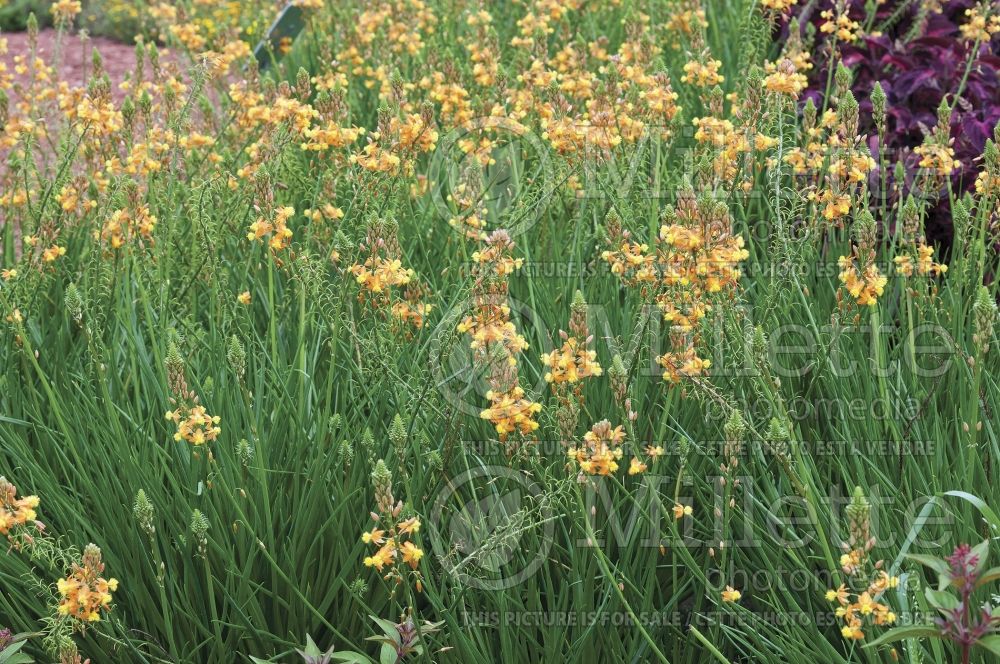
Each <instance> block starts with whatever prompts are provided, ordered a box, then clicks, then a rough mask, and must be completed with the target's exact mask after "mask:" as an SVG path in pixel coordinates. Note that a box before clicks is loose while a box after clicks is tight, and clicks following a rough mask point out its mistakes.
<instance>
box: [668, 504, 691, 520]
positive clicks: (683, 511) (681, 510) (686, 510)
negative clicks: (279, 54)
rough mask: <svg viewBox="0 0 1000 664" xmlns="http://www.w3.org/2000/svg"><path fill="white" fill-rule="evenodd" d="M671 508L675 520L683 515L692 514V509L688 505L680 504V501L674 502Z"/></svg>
mask: <svg viewBox="0 0 1000 664" xmlns="http://www.w3.org/2000/svg"><path fill="white" fill-rule="evenodd" d="M671 510H672V511H673V513H674V519H675V520H680V519H681V518H683V517H686V516H691V515H692V514H694V509H693V508H692V507H691V506H690V505H681V504H680V503H675V504H674V506H673V507H672V508H671Z"/></svg>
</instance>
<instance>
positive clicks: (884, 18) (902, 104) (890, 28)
mask: <svg viewBox="0 0 1000 664" xmlns="http://www.w3.org/2000/svg"><path fill="white" fill-rule="evenodd" d="M835 4H837V3H836V2H835V1H834V0H818V1H817V2H808V3H802V6H801V7H800V9H799V10H798V21H799V25H800V30H802V31H803V33H805V32H806V31H807V30H810V28H809V26H810V25H812V26H814V27H815V29H816V32H815V34H816V36H817V40H818V44H817V46H818V48H816V49H814V51H813V52H814V53H815V56H814V58H813V60H814V65H815V66H814V69H813V70H812V71H811V72H810V86H809V88H808V89H807V91H806V93H805V95H804V97H803V101H804V100H805V99H806V98H812V99H813V101H814V102H815V103H816V105H817V106H818V107H820V108H822V107H823V102H824V95H825V94H826V92H827V85H828V82H829V81H830V80H831V79H832V76H831V74H830V66H831V60H833V61H834V66H836V60H837V59H836V58H834V59H831V57H830V49H831V48H836V49H837V55H838V56H839V61H840V62H842V63H843V64H844V66H846V67H848V68H849V69H850V70H851V73H852V74H853V82H852V84H851V90H852V92H853V94H854V97H855V98H856V99H857V100H858V102H859V107H860V131H862V132H863V133H867V134H868V135H869V136H871V137H873V138H872V139H871V148H872V151H873V153H875V152H876V150H877V149H878V148H879V146H878V139H877V131H876V128H875V126H874V119H873V117H872V102H871V93H872V90H873V88H874V86H875V84H876V82H878V83H880V84H881V86H882V88H883V90H884V91H885V93H886V101H887V104H886V132H885V145H884V146H881V147H882V148H884V149H885V150H886V152H887V153H888V155H890V168H891V164H892V162H893V161H896V160H901V161H902V162H903V164H904V165H905V166H906V168H907V172H908V177H907V180H910V179H911V178H912V174H913V172H914V171H915V170H916V167H917V161H918V159H916V158H915V157H914V156H913V155H912V152H911V151H912V149H913V148H915V147H917V146H919V145H920V144H921V143H923V141H924V136H925V135H926V134H927V133H929V132H930V131H931V129H932V128H933V127H934V126H935V125H936V124H937V121H938V118H937V111H938V107H939V106H940V105H941V102H942V101H946V103H948V104H949V105H953V106H954V110H953V112H952V116H951V123H950V124H951V126H950V138H951V139H952V140H953V141H954V143H953V146H952V147H953V148H954V150H955V158H956V159H957V160H958V161H960V162H961V167H960V168H957V169H956V170H955V172H954V173H953V174H952V189H953V191H954V192H956V193H960V192H963V191H968V190H970V189H972V187H973V185H974V183H975V179H976V175H977V174H978V173H979V172H980V171H981V169H982V163H981V160H980V155H982V153H983V148H984V147H985V144H986V139H987V138H989V137H991V136H992V135H993V131H994V127H996V125H997V124H998V123H1000V35H994V36H993V38H992V40H990V41H988V42H984V43H981V44H980V45H979V47H978V50H977V51H976V52H975V53H974V54H973V53H972V49H973V48H974V44H972V43H969V42H967V41H965V40H963V39H962V35H961V32H960V29H959V26H960V25H962V24H963V23H965V22H966V21H967V20H968V18H967V16H966V14H965V12H966V10H968V9H970V8H973V7H975V6H976V5H977V4H979V3H978V2H976V1H975V0H950V1H947V2H941V3H940V4H941V10H940V11H938V12H931V11H925V10H923V9H921V6H922V5H923V6H926V5H927V3H918V2H911V1H909V0H888V1H887V2H884V3H882V4H881V5H877V6H876V8H875V15H874V17H871V16H869V13H868V12H869V9H870V7H871V4H873V3H869V2H867V1H866V0H848V1H847V3H846V8H847V11H848V15H849V16H850V17H851V18H852V19H853V20H855V21H857V22H858V23H859V24H860V25H862V26H866V27H867V28H868V29H867V30H865V34H864V35H863V36H862V37H861V39H859V40H858V41H857V42H855V43H850V44H849V43H836V44H834V43H833V42H832V41H831V40H830V39H829V37H828V36H827V35H825V34H823V33H821V32H820V31H819V26H820V25H821V24H822V23H823V21H824V19H823V18H822V17H821V16H820V13H821V12H822V11H824V10H831V9H833V10H834V11H835V12H836V9H835V7H834V6H835ZM810 31H811V30H810ZM784 32H785V34H787V25H786V26H785V28H784ZM970 55H974V57H973V59H972V65H971V67H970V66H968V63H969V60H970ZM956 94H957V99H956ZM925 195H926V192H925ZM928 203H929V204H930V210H929V213H928V217H927V226H926V230H927V234H928V237H929V238H930V239H931V240H933V241H934V242H936V243H938V244H942V245H945V246H948V245H950V243H951V228H952V225H951V210H950V201H949V199H948V196H947V193H946V192H943V191H942V192H939V193H938V195H937V196H936V197H932V198H931V200H929V201H928Z"/></svg>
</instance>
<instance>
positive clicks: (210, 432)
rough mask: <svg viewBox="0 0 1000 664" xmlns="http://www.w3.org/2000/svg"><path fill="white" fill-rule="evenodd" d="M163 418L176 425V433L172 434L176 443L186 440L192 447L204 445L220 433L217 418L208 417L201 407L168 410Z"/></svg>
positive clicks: (216, 416)
mask: <svg viewBox="0 0 1000 664" xmlns="http://www.w3.org/2000/svg"><path fill="white" fill-rule="evenodd" d="M164 417H165V418H166V419H167V420H169V421H171V422H173V423H174V424H176V425H177V432H176V433H175V434H174V440H176V441H181V440H186V441H187V442H189V443H191V444H192V445H204V444H205V443H208V442H211V441H213V440H215V439H216V438H218V436H219V434H220V433H222V429H221V428H220V427H219V426H218V425H219V419H220V418H219V416H218V415H215V416H212V415H209V414H208V411H206V410H205V407H204V406H201V405H195V406H191V407H190V408H185V407H181V408H178V409H177V410H168V411H167V412H166V415H165V416H164Z"/></svg>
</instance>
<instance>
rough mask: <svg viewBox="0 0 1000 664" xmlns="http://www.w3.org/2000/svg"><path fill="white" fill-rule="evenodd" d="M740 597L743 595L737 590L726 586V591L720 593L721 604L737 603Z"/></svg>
mask: <svg viewBox="0 0 1000 664" xmlns="http://www.w3.org/2000/svg"><path fill="white" fill-rule="evenodd" d="M742 597H743V594H742V593H741V592H740V591H739V590H736V589H734V588H733V587H732V586H726V589H725V590H723V591H722V601H723V602H730V603H732V602H738V601H740V598H742Z"/></svg>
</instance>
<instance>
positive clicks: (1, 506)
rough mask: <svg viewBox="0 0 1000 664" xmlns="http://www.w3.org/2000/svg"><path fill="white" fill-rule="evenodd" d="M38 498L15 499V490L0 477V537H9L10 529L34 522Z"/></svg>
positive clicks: (4, 478) (5, 479)
mask: <svg viewBox="0 0 1000 664" xmlns="http://www.w3.org/2000/svg"><path fill="white" fill-rule="evenodd" d="M36 507H38V496H24V497H22V498H18V497H17V488H16V487H15V486H14V485H13V484H11V483H10V482H8V481H7V478H6V477H3V476H0V535H9V533H10V530H11V528H13V527H15V526H23V525H24V524H26V523H28V522H30V521H34V520H35V516H36V514H35V508H36Z"/></svg>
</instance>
